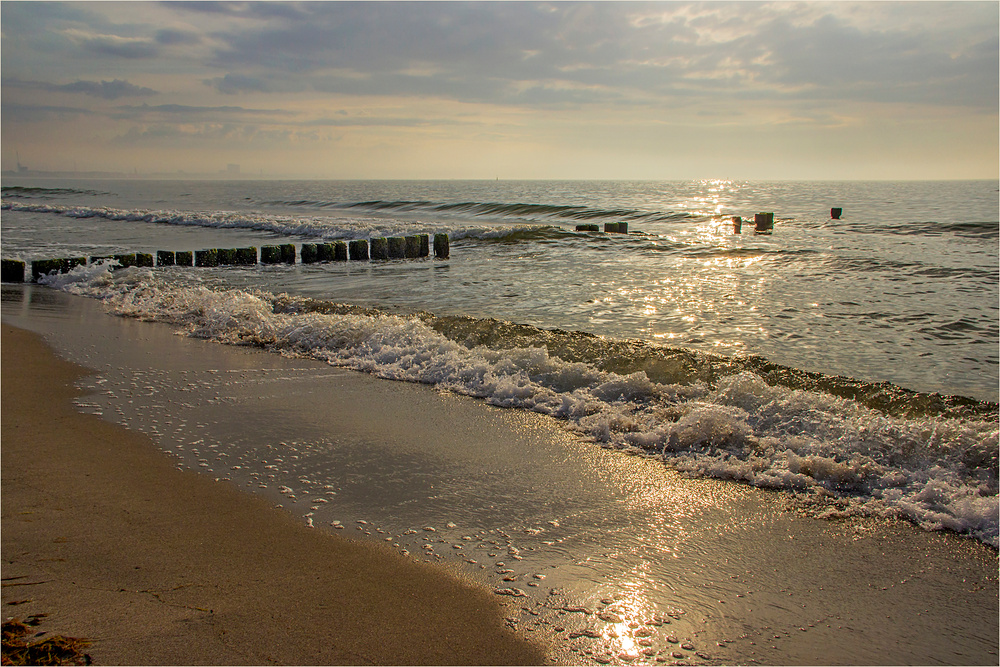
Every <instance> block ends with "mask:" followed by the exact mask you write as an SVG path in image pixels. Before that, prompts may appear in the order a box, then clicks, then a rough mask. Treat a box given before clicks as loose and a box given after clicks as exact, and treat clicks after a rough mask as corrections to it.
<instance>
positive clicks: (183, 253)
mask: <svg viewBox="0 0 1000 667" xmlns="http://www.w3.org/2000/svg"><path fill="white" fill-rule="evenodd" d="M174 261H175V262H176V264H177V266H194V252H192V251H190V250H178V251H177V252H176V253H174Z"/></svg>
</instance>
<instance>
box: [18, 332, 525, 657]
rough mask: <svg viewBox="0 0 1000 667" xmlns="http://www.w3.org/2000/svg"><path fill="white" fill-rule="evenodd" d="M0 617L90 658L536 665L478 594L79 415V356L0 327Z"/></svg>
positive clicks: (485, 596) (493, 604)
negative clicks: (86, 643) (63, 639)
mask: <svg viewBox="0 0 1000 667" xmlns="http://www.w3.org/2000/svg"><path fill="white" fill-rule="evenodd" d="M0 342H2V350H3V355H2V405H3V411H2V442H3V444H2V520H3V529H2V561H3V574H2V576H3V580H4V581H3V596H2V599H3V603H4V618H9V617H12V616H21V617H23V616H27V615H30V614H34V613H47V614H48V615H49V616H48V618H46V619H45V623H44V625H43V626H42V629H44V630H47V631H49V632H53V633H61V634H67V635H72V636H83V637H87V638H90V639H92V640H93V641H94V645H93V646H92V647H91V649H90V650H89V653H90V655H91V656H92V657H93V659H94V661H95V662H96V663H97V664H266V663H277V664H368V663H374V664H470V663H472V664H476V663H478V664H510V663H514V664H538V663H540V662H542V661H543V660H544V659H545V656H544V653H543V651H542V650H541V649H540V648H538V647H536V646H534V645H532V644H529V643H528V642H526V641H525V640H523V639H521V638H520V637H518V636H517V635H515V634H514V633H513V632H512V631H510V630H509V629H507V627H506V626H505V625H504V620H503V614H502V607H501V606H500V604H499V602H498V601H497V599H496V598H494V596H493V595H492V594H491V593H490V592H488V591H485V590H483V589H481V588H476V587H474V586H471V585H467V584H465V583H463V582H460V581H459V580H457V579H454V578H452V577H451V576H450V575H448V574H447V573H445V572H442V571H441V570H439V569H436V568H433V567H431V566H424V565H422V564H418V563H414V562H412V561H410V560H407V559H406V558H404V557H402V556H399V555H397V554H394V553H392V552H390V551H388V550H387V549H382V548H379V547H378V546H376V545H371V544H362V543H356V542H353V541H350V540H347V539H343V538H338V537H336V536H331V535H328V534H326V533H321V532H318V531H313V530H310V529H308V528H306V527H305V526H303V525H302V524H301V523H299V522H298V521H296V520H295V519H293V518H292V517H291V516H290V515H288V514H286V513H284V512H283V511H281V510H278V509H275V508H272V507H270V506H269V505H268V504H267V503H266V502H265V501H263V500H261V499H259V498H257V497H254V496H251V495H250V494H244V493H242V492H240V491H239V490H237V489H236V488H235V487H233V486H231V485H228V484H225V483H217V482H214V481H212V480H211V479H209V478H207V477H205V476H201V475H198V474H196V473H193V472H181V471H179V470H177V469H175V467H174V464H173V463H171V462H170V461H169V460H168V459H167V457H166V456H164V455H163V454H162V453H161V452H160V451H159V450H157V449H156V448H155V446H154V445H153V443H152V442H151V441H150V440H149V439H148V438H147V437H146V436H144V435H142V434H139V433H135V432H131V431H127V430H125V429H123V428H121V427H119V426H116V425H113V424H110V423H108V422H105V421H103V420H102V419H100V418H99V417H96V416H93V415H85V414H80V413H79V412H77V411H76V409H75V408H74V407H73V405H72V403H71V401H72V398H73V397H74V396H76V395H78V394H79V391H78V390H76V389H74V387H73V382H74V381H75V380H76V379H77V378H79V377H81V376H82V375H84V374H85V373H86V372H87V371H86V370H85V369H83V368H81V367H79V366H75V365H72V364H69V363H67V362H64V361H62V360H60V359H58V358H57V357H56V356H55V355H54V354H53V353H52V352H51V350H49V349H48V348H47V347H46V346H45V345H44V343H42V342H41V341H40V340H39V339H38V337H37V336H35V335H34V334H31V333H28V332H26V331H23V330H20V329H15V328H12V327H10V326H7V325H4V326H3V328H2V339H0Z"/></svg>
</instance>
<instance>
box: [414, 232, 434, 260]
mask: <svg viewBox="0 0 1000 667" xmlns="http://www.w3.org/2000/svg"><path fill="white" fill-rule="evenodd" d="M417 238H419V239H420V257H427V256H428V255H430V254H431V237H430V235H429V234H420V235H419V236H418V237H417Z"/></svg>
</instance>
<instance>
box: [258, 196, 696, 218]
mask: <svg viewBox="0 0 1000 667" xmlns="http://www.w3.org/2000/svg"><path fill="white" fill-rule="evenodd" d="M262 203H263V205H265V206H280V207H285V208H319V209H345V210H346V209H354V210H363V211H369V212H372V213H381V212H386V211H392V212H404V213H421V212H423V213H432V214H434V215H435V216H440V215H449V214H450V215H462V216H470V217H488V218H493V219H508V218H512V219H515V220H526V221H538V220H547V219H548V220H552V219H558V220H573V221H601V220H608V221H611V220H614V221H625V222H632V221H637V222H686V221H691V220H696V221H703V220H707V219H710V218H707V217H706V216H703V215H698V214H692V213H676V212H662V211H643V210H640V209H636V208H611V209H602V208H593V207H589V206H576V205H557V204H534V203H529V202H515V203H501V202H476V201H465V202H442V201H427V200H381V199H375V200H371V201H359V202H335V201H323V200H309V199H298V200H274V201H266V202H262Z"/></svg>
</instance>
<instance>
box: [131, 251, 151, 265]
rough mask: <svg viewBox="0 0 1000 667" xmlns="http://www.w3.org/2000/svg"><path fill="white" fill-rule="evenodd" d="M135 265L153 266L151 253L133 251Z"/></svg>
mask: <svg viewBox="0 0 1000 667" xmlns="http://www.w3.org/2000/svg"><path fill="white" fill-rule="evenodd" d="M135 265H136V266H146V267H150V268H151V267H152V266H153V253H149V252H137V253H135Z"/></svg>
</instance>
